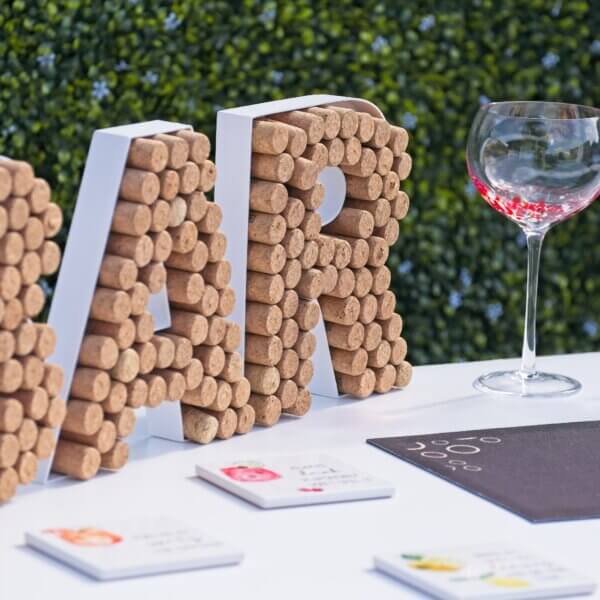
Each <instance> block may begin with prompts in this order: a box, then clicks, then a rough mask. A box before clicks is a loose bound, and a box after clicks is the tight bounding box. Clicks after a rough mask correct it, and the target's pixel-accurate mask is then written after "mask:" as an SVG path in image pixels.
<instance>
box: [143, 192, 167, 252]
mask: <svg viewBox="0 0 600 600" xmlns="http://www.w3.org/2000/svg"><path fill="white" fill-rule="evenodd" d="M149 210H150V212H151V216H150V226H149V230H150V231H152V232H154V233H161V232H164V230H165V229H166V228H167V227H168V226H169V223H170V222H171V205H170V204H169V203H168V202H167V201H166V200H157V201H156V202H155V203H154V204H153V205H152V207H151V208H150V209H149ZM144 233H145V232H144ZM153 240H154V237H153ZM155 252H156V250H155Z"/></svg>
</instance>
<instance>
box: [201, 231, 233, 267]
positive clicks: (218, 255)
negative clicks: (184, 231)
mask: <svg viewBox="0 0 600 600" xmlns="http://www.w3.org/2000/svg"><path fill="white" fill-rule="evenodd" d="M198 239H199V240H200V241H202V242H204V244H205V245H206V248H207V250H208V262H218V261H220V260H223V259H224V258H225V251H226V250H227V238H226V237H225V235H224V234H223V233H221V232H220V231H217V232H215V233H211V234H204V233H201V234H200V235H199V236H198Z"/></svg>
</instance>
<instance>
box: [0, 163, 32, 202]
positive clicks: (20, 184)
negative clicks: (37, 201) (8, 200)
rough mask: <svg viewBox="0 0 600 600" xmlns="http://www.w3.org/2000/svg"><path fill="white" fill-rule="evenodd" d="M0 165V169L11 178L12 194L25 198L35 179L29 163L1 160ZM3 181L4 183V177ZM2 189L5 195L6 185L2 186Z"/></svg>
mask: <svg viewBox="0 0 600 600" xmlns="http://www.w3.org/2000/svg"><path fill="white" fill-rule="evenodd" d="M0 165H1V166H2V169H3V170H4V171H8V172H9V173H10V175H11V177H12V193H13V194H15V195H16V196H26V195H27V194H28V193H29V192H30V191H31V190H32V188H33V186H34V183H35V177H34V173H33V168H32V166H31V165H30V164H29V163H27V162H25V161H23V160H12V159H10V158H2V159H1V163H0ZM4 179H5V181H6V177H5V178H4ZM4 188H5V191H4V192H3V193H6V188H7V185H6V183H5V184H4ZM9 193H10V191H9ZM7 195H8V194H7Z"/></svg>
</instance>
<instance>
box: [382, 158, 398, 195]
mask: <svg viewBox="0 0 600 600" xmlns="http://www.w3.org/2000/svg"><path fill="white" fill-rule="evenodd" d="M383 150H387V148H382V149H381V151H383ZM399 191H400V179H399V177H398V174H397V173H396V172H395V171H390V172H388V173H387V174H386V175H385V177H384V178H383V190H382V192H381V193H382V195H383V197H384V198H387V199H388V200H393V199H394V198H395V197H396V195H397V194H398V192H399Z"/></svg>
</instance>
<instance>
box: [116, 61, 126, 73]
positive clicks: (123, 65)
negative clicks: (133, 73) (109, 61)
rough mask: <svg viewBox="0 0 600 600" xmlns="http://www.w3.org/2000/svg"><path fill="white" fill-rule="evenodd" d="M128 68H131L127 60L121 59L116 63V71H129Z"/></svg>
mask: <svg viewBox="0 0 600 600" xmlns="http://www.w3.org/2000/svg"><path fill="white" fill-rule="evenodd" d="M127 69H129V63H128V62H127V61H125V60H120V61H119V62H118V63H117V64H116V65H115V71H117V72H118V73H120V72H121V71H127Z"/></svg>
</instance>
